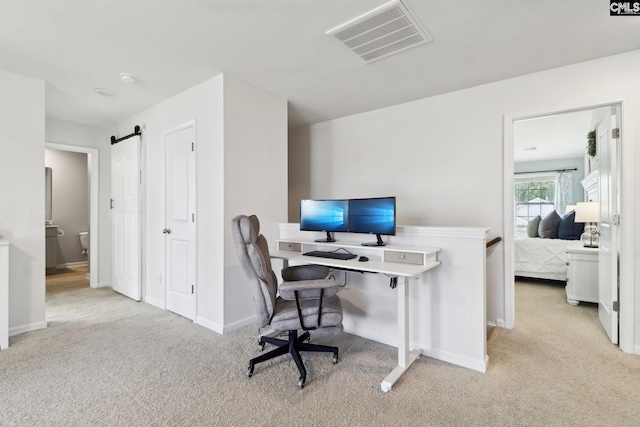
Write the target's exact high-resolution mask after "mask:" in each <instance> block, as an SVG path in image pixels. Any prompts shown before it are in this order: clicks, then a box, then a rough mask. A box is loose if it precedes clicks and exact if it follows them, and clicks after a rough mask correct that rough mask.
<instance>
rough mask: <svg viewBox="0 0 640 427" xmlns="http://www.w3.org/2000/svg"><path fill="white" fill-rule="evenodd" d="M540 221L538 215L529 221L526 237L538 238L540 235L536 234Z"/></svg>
mask: <svg viewBox="0 0 640 427" xmlns="http://www.w3.org/2000/svg"><path fill="white" fill-rule="evenodd" d="M541 219H542V218H540V215H538V216H537V217H535V218H533V219H532V220H531V221H529V223H528V224H527V236H529V237H540V235H539V234H538V226H539V225H540V220H541Z"/></svg>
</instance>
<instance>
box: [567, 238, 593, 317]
mask: <svg viewBox="0 0 640 427" xmlns="http://www.w3.org/2000/svg"><path fill="white" fill-rule="evenodd" d="M565 289H566V291H567V302H568V303H569V304H571V305H578V304H579V303H580V301H584V302H594V303H597V302H598V248H585V247H584V246H582V245H578V244H576V246H570V247H568V248H567V286H566V288H565Z"/></svg>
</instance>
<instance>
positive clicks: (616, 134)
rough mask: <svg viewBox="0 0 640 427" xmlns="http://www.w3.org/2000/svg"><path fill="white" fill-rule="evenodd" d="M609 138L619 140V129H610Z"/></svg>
mask: <svg viewBox="0 0 640 427" xmlns="http://www.w3.org/2000/svg"><path fill="white" fill-rule="evenodd" d="M611 138H613V139H618V138H620V128H614V129H611Z"/></svg>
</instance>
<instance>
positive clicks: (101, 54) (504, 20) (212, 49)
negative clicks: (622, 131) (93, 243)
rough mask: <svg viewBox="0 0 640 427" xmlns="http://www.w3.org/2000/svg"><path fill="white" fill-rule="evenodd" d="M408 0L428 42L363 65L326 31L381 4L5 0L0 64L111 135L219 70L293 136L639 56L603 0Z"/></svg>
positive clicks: (639, 22) (67, 115)
mask: <svg viewBox="0 0 640 427" xmlns="http://www.w3.org/2000/svg"><path fill="white" fill-rule="evenodd" d="M403 1H404V3H405V5H406V6H407V7H408V8H409V9H410V10H411V11H412V12H413V14H414V15H415V17H416V18H417V20H418V22H419V23H420V24H421V26H422V27H423V28H424V29H425V30H426V31H427V33H428V34H429V35H430V36H431V38H432V39H433V41H432V42H430V43H427V44H423V45H421V46H418V47H415V48H412V49H409V50H406V51H404V52H401V53H399V54H397V55H393V56H390V57H387V58H385V59H381V60H379V61H375V62H372V63H369V64H365V63H364V62H363V61H362V60H361V59H360V58H358V57H357V56H356V55H354V54H353V53H351V52H349V51H348V50H347V49H345V48H344V47H343V46H341V45H340V44H339V43H337V42H336V41H335V40H333V39H332V38H331V37H329V36H327V35H325V32H326V31H327V30H329V29H332V28H334V27H336V26H338V25H340V24H343V23H344V22H346V21H349V20H351V19H353V18H356V17H358V16H360V15H362V14H364V13H366V12H368V11H370V10H372V9H374V8H376V7H378V6H380V5H383V4H385V3H387V0H349V1H344V0H179V1H178V0H134V1H132V0H108V1H98V0H93V1H87V0H55V1H51V0H0V69H3V70H6V71H11V72H15V73H19V74H23V75H27V76H32V77H35V78H38V79H42V80H44V81H46V114H47V116H48V117H52V118H58V119H62V120H68V121H72V122H78V123H84V124H89V125H94V126H100V127H107V128H108V127H111V126H113V125H114V124H115V123H116V122H118V121H119V120H122V119H123V118H126V117H128V116H130V115H132V114H134V113H137V112H139V111H141V110H143V109H146V108H148V107H150V106H152V105H154V104H157V103H158V102H160V101H162V100H164V99H166V98H168V97H170V96H173V95H175V94H177V93H180V92H182V91H184V90H186V89H188V88H190V87H192V86H194V85H196V84H198V83H200V82H203V81H205V80H207V79H209V78H211V77H213V76H215V75H217V74H219V73H222V72H224V73H226V74H227V75H229V76H231V77H233V78H235V79H238V80H240V81H243V82H245V83H248V84H251V85H254V86H256V87H259V88H262V89H264V90H266V91H268V92H271V93H273V94H276V95H279V96H281V97H283V98H286V99H287V100H289V126H290V127H291V128H295V127H298V126H301V125H304V124H310V123H316V122H320V121H325V120H329V119H334V118H338V117H343V116H347V115H351V114H356V113H360V112H364V111H370V110H374V109H378V108H382V107H386V106H390V105H395V104H399V103H403V102H408V101H412V100H416V99H420V98H425V97H429V96H433V95H437V94H442V93H446V92H451V91H455V90H460V89H464V88H468V87H472V86H477V85H480V84H484V83H489V82H493V81H498V80H503V79H507V78H511V77H516V76H520V75H524V74H529V73H533V72H536V71H541V70H545V69H550V68H555V67H560V66H564V65H568V64H572V63H577V62H582V61H586V60H590V59H595V58H600V57H604V56H609V55H613V54H618V53H622V52H626V51H631V50H636V49H640V18H639V17H634V16H629V17H610V16H609V12H608V8H607V3H606V2H604V1H602V0H561V1H559V0H483V1H477V0H458V1H456V2H445V1H441V0H437V1H436V0H403ZM121 72H127V73H131V74H133V75H135V76H136V77H137V82H136V83H135V84H127V83H123V82H122V81H121V80H120V77H119V74H120V73H121ZM94 88H104V89H108V90H110V91H112V92H113V96H108V97H105V96H102V95H99V94H97V93H96V92H94Z"/></svg>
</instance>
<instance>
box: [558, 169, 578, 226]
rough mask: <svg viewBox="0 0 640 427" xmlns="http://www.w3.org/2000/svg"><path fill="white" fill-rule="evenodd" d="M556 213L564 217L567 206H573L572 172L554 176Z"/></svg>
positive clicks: (559, 173)
mask: <svg viewBox="0 0 640 427" xmlns="http://www.w3.org/2000/svg"><path fill="white" fill-rule="evenodd" d="M554 204H555V206H556V211H557V212H558V214H559V215H560V216H564V214H565V210H566V209H567V205H573V204H574V203H573V172H572V171H569V172H558V173H557V174H556V199H555V201H554Z"/></svg>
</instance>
